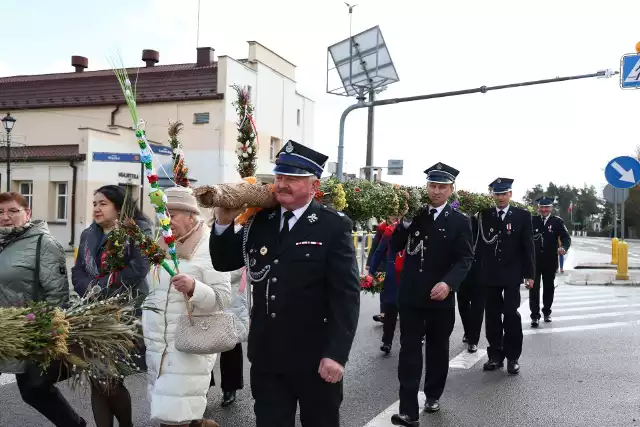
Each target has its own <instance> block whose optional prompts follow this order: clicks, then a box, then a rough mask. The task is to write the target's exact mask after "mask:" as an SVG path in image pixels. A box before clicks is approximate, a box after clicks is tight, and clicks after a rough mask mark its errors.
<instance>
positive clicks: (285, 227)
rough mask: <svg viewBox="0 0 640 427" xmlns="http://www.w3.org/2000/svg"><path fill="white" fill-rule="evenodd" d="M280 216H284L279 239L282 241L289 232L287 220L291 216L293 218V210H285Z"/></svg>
mask: <svg viewBox="0 0 640 427" xmlns="http://www.w3.org/2000/svg"><path fill="white" fill-rule="evenodd" d="M282 217H283V218H284V222H283V224H282V230H280V241H281V242H282V241H284V239H285V238H286V237H287V234H289V220H290V219H291V218H293V212H291V211H285V212H284V213H283V214H282Z"/></svg>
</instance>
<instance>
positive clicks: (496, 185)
mask: <svg viewBox="0 0 640 427" xmlns="http://www.w3.org/2000/svg"><path fill="white" fill-rule="evenodd" d="M513 181H514V180H513V179H511V178H496V179H495V180H494V181H493V182H492V183H491V184H489V189H490V190H491V192H492V193H493V194H503V193H508V192H509V191H511V186H512V185H513Z"/></svg>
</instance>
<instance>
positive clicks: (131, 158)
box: [93, 151, 140, 163]
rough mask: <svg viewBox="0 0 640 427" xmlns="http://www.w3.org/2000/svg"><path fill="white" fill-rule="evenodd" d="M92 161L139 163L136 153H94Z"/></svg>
mask: <svg viewBox="0 0 640 427" xmlns="http://www.w3.org/2000/svg"><path fill="white" fill-rule="evenodd" d="M93 160H94V161H96V162H119V163H139V162H140V154H138V153H105V152H102V151H96V152H94V153H93Z"/></svg>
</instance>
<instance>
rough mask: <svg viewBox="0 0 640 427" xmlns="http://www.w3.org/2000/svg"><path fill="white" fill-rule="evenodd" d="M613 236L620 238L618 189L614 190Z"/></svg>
mask: <svg viewBox="0 0 640 427" xmlns="http://www.w3.org/2000/svg"><path fill="white" fill-rule="evenodd" d="M613 237H615V238H618V190H617V189H614V190H613Z"/></svg>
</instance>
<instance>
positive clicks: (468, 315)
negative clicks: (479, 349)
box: [457, 283, 484, 345]
mask: <svg viewBox="0 0 640 427" xmlns="http://www.w3.org/2000/svg"><path fill="white" fill-rule="evenodd" d="M457 296H458V312H459V313H460V320H462V327H463V328H464V335H465V336H466V337H467V341H468V342H469V344H475V345H478V342H479V341H480V331H481V330H482V317H483V314H484V293H483V287H482V285H480V284H479V283H465V284H464V285H463V286H462V287H460V290H459V291H458V295H457Z"/></svg>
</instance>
